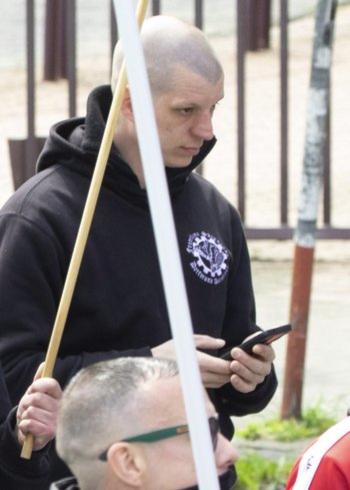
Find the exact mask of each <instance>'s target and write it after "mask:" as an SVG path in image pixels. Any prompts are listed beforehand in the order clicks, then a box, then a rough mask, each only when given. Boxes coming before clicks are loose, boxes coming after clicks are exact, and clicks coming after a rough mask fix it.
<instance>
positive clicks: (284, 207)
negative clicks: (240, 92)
mask: <svg viewBox="0 0 350 490" xmlns="http://www.w3.org/2000/svg"><path fill="white" fill-rule="evenodd" d="M280 6H281V10H280V33H281V34H280V43H281V52H280V67H281V113H280V114H281V187H280V209H281V214H280V222H281V224H282V225H284V226H285V225H287V224H288V0H281V2H280Z"/></svg>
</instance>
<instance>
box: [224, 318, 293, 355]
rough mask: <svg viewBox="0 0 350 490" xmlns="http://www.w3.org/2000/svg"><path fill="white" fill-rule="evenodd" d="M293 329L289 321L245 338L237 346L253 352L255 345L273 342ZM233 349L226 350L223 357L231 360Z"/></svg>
mask: <svg viewBox="0 0 350 490" xmlns="http://www.w3.org/2000/svg"><path fill="white" fill-rule="evenodd" d="M291 330H292V325H290V324H289V323H288V325H282V326H281V327H276V328H271V329H270V330H265V331H264V332H260V333H258V335H255V337H252V338H251V339H248V340H245V341H244V342H242V344H240V345H237V346H236V347H239V348H240V349H242V350H244V351H245V352H251V350H252V349H253V347H254V345H256V344H271V342H274V341H275V340H277V339H279V338H280V337H282V336H283V335H285V334H286V333H288V332H290V331H291ZM232 349H233V347H231V349H229V350H228V351H227V352H225V354H223V355H222V356H221V359H225V360H226V361H230V360H231V359H232V357H231V350H232Z"/></svg>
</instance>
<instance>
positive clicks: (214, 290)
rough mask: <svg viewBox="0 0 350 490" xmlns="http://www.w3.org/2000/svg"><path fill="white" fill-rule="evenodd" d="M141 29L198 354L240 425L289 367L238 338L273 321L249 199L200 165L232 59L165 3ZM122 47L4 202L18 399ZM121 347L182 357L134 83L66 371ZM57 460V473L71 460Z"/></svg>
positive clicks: (58, 280) (70, 241)
mask: <svg viewBox="0 0 350 490" xmlns="http://www.w3.org/2000/svg"><path fill="white" fill-rule="evenodd" d="M141 38H142V45H143V47H144V51H145V57H146V65H147V70H148V75H149V78H150V82H151V89H152V96H153V103H154V110H155V115H156V120H157V126H158V132H159V138H160V144H161V150H162V155H163V160H164V165H165V170H166V176H167V181H168V187H169V193H170V197H171V203H172V209H173V214H174V220H175V225H176V233H177V238H178V245H179V250H180V254H181V260H182V266H183V273H184V277H185V283H186V289H187V295H188V300H189V305H190V310H191V316H192V324H193V330H194V332H193V334H194V342H195V345H196V348H197V355H198V364H199V368H200V371H201V376H202V381H203V384H204V386H205V388H206V389H207V390H208V394H209V396H210V399H211V400H212V403H213V405H214V406H215V409H216V411H217V413H218V414H219V418H220V423H221V428H222V432H223V434H224V435H225V436H226V437H227V438H228V439H230V438H231V437H232V435H233V425H232V421H231V416H240V415H245V414H249V413H254V412H258V411H260V410H262V409H263V408H264V407H265V406H266V405H267V404H268V403H269V401H270V400H271V398H272V396H273V394H274V392H275V390H276V386H277V381H276V376H275V372H274V369H273V364H272V362H273V359H274V351H273V349H272V347H271V346H267V345H261V344H260V345H257V346H255V347H254V353H253V354H248V353H245V352H243V351H242V350H241V349H238V348H235V347H234V346H237V345H238V344H239V343H241V342H242V341H243V340H244V339H246V338H247V337H249V336H250V335H252V334H254V333H255V332H256V331H258V330H260V329H259V327H258V326H257V324H256V318H255V304H254V293H253V287H252V279H251V271H250V260H249V254H248V249H247V243H246V239H245V236H244V231H243V226H242V223H241V220H240V217H239V214H238V212H237V210H236V209H235V208H234V207H233V206H232V205H231V204H230V203H229V202H228V201H227V200H226V199H225V198H224V197H223V196H222V195H221V194H220V193H219V192H218V190H217V189H215V187H214V186H213V185H212V184H210V183H209V182H208V181H206V180H205V179H204V178H202V177H201V176H200V175H198V174H197V173H195V172H194V170H195V169H196V168H197V167H198V166H199V165H200V164H201V162H202V161H203V159H204V158H205V157H206V155H207V154H208V153H209V152H210V151H211V150H212V149H213V147H214V145H215V143H216V139H215V137H214V130H213V122H212V117H213V113H214V111H215V107H216V104H217V103H218V102H219V101H220V100H221V99H222V98H223V96H224V76H223V70H222V67H221V64H220V62H219V60H218V58H217V56H216V54H215V53H214V51H213V49H212V48H211V46H210V44H209V42H208V39H207V38H206V36H205V35H204V34H203V33H202V32H201V31H200V30H198V29H197V28H195V27H193V26H191V25H189V24H187V23H185V22H183V21H181V20H179V19H175V18H172V17H167V16H157V17H152V18H150V19H148V20H146V21H145V23H144V25H143V28H142V34H141ZM121 59H122V48H121V47H120V46H119V45H118V46H117V48H116V53H115V56H114V61H113V75H112V83H111V85H106V86H102V87H97V88H96V89H95V90H93V91H92V93H91V94H90V96H89V99H88V103H87V114H86V117H84V118H73V119H69V120H67V121H63V122H60V123H58V124H56V125H55V126H53V128H52V129H51V132H50V136H49V138H48V140H47V142H46V145H45V148H44V150H43V152H42V154H41V155H40V157H39V160H38V164H37V175H35V176H34V177H33V178H32V179H30V180H29V181H28V182H27V183H25V184H24V185H23V186H22V187H21V188H20V189H18V190H17V191H16V193H15V194H14V196H13V197H12V198H10V200H9V201H8V202H7V203H6V204H5V206H4V208H3V209H2V212H1V214H0V237H1V239H0V268H1V274H0V318H1V324H0V334H1V335H0V354H1V356H2V359H3V364H4V368H5V369H4V370H5V374H6V379H7V383H8V386H9V391H10V395H11V397H12V399H13V401H14V402H16V401H17V400H18V398H19V396H20V394H21V393H22V392H23V390H24V389H25V388H26V386H27V385H29V384H30V379H31V377H32V376H33V374H34V372H35V370H36V368H37V366H38V364H39V363H40V362H41V361H42V360H43V358H44V356H45V351H46V349H47V345H48V342H49V339H50V335H51V330H52V325H53V324H54V320H55V316H56V311H57V305H58V304H59V301H60V297H61V293H62V288H63V285H64V281H65V278H66V274H67V269H68V266H69V262H70V258H71V254H72V250H73V248H74V244H75V239H76V234H77V230H78V227H79V224H80V220H81V216H82V212H83V209H84V205H85V201H86V196H87V193H88V189H89V185H90V181H91V176H92V173H93V170H94V166H95V162H96V159H97V155H98V151H99V148H100V144H101V139H102V136H103V133H104V130H105V125H106V119H107V116H108V112H109V109H110V106H111V101H112V92H113V90H114V89H115V86H116V83H117V80H118V76H119V70H120V64H121ZM111 87H112V89H111ZM150 144H152V142H150ZM169 260H170V261H171V260H172V257H169ZM225 350H230V351H231V355H232V360H231V361H226V360H223V359H221V358H220V354H221V353H222V352H224V351H225ZM121 356H132V357H134V356H135V357H139V356H149V357H151V356H152V357H161V358H169V359H175V358H176V355H175V349H174V342H173V340H172V335H171V330H170V324H169V318H168V313H167V306H166V301H165V296H164V290H163V284H162V278H161V273H160V268H159V263H158V257H157V251H156V244H155V239H154V234H153V229H152V222H151V216H150V210H149V206H148V199H147V190H146V189H145V181H144V175H143V169H142V162H141V158H140V152H139V146H138V140H137V134H136V128H135V120H134V111H133V106H132V102H131V97H130V93H129V89H128V87H127V88H126V92H125V95H124V97H123V100H122V103H121V112H120V116H119V119H118V123H117V127H116V132H115V136H114V144H113V145H112V149H111V152H110V155H109V158H108V164H107V168H106V172H105V176H104V180H103V185H102V189H101V192H100V196H99V200H98V203H97V209H96V212H95V215H94V220H93V223H92V228H91V231H90V235H89V239H88V242H87V245H86V249H85V252H84V258H83V261H82V265H81V268H80V271H79V277H78V281H77V284H76V287H75V291H74V296H73V300H72V304H71V307H70V311H69V315H68V319H67V324H66V327H65V332H64V335H63V339H62V345H61V348H60V352H59V358H58V361H57V363H56V368H55V373H54V375H55V377H56V378H57V379H58V381H59V382H60V384H61V385H62V386H65V384H66V383H67V382H68V381H69V379H70V378H71V377H72V376H73V375H74V374H75V373H76V372H77V371H78V370H79V369H81V368H82V367H85V366H88V365H90V364H92V363H95V362H97V361H102V360H107V359H114V358H118V357H121ZM54 467H55V469H56V473H55V474H54V475H53V477H54V478H55V479H57V477H58V476H61V475H62V474H64V472H65V471H67V470H66V469H62V468H60V466H59V464H58V463H57V464H56V465H54Z"/></svg>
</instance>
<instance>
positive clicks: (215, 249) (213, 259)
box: [186, 231, 229, 285]
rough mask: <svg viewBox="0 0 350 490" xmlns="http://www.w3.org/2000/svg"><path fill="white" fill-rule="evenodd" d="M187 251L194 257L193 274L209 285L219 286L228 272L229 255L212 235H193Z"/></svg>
mask: <svg viewBox="0 0 350 490" xmlns="http://www.w3.org/2000/svg"><path fill="white" fill-rule="evenodd" d="M186 251H187V252H188V253H189V254H191V255H192V256H193V257H194V260H193V261H192V262H191V263H190V266H191V268H192V270H193V272H194V273H195V274H196V275H197V276H198V277H199V278H200V279H202V281H204V282H206V283H208V284H214V285H216V284H219V283H220V282H222V281H223V280H224V278H225V276H226V274H227V272H228V260H229V253H228V251H227V249H226V248H225V247H224V246H223V245H222V244H221V242H220V241H219V240H218V239H217V238H215V237H214V236H212V235H211V234H210V233H206V232H204V231H202V232H201V233H192V234H191V235H190V236H189V238H188V243H187V248H186Z"/></svg>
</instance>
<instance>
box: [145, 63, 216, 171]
mask: <svg viewBox="0 0 350 490" xmlns="http://www.w3.org/2000/svg"><path fill="white" fill-rule="evenodd" d="M223 96H224V89H223V76H222V77H221V78H220V79H219V81H218V82H217V83H216V84H214V85H213V84H212V83H210V82H208V81H207V80H206V79H205V78H202V77H201V76H200V75H197V74H196V73H194V72H192V71H190V70H188V69H186V68H184V67H181V66H179V67H177V68H175V69H174V72H173V74H172V88H171V89H170V90H169V91H168V92H166V93H163V94H160V95H156V96H155V97H154V106H155V113H156V118H157V126H158V132H159V138H160V144H161V148H162V153H163V159H164V163H165V165H166V166H167V167H186V166H187V165H189V164H190V163H191V160H192V158H193V157H194V156H195V155H197V154H198V153H199V150H200V148H201V146H202V144H203V143H204V141H206V140H210V139H212V137H213V126H212V117H213V113H214V110H215V106H216V104H217V103H218V102H219V100H221V99H222V98H223Z"/></svg>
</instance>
